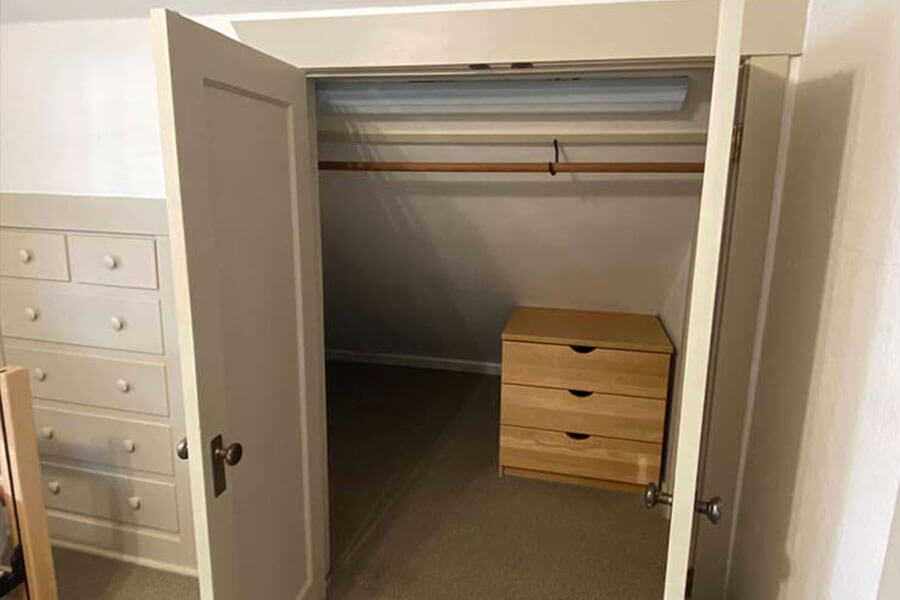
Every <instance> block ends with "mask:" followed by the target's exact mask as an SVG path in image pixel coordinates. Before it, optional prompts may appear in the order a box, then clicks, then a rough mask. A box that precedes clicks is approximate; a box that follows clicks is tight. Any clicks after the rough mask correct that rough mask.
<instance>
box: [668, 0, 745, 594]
mask: <svg viewBox="0 0 900 600" xmlns="http://www.w3.org/2000/svg"><path fill="white" fill-rule="evenodd" d="M743 15H744V0H720V2H719V25H718V35H717V41H716V58H715V68H714V71H713V88H712V100H711V103H710V115H709V131H708V135H707V142H706V157H705V167H704V171H703V187H702V189H701V192H700V219H699V222H698V224H697V237H696V241H695V244H694V247H695V252H694V262H693V265H692V273H691V291H690V297H689V305H688V319H687V332H686V336H685V345H684V370H683V375H682V380H681V399H682V400H681V411H680V414H679V415H678V416H677V418H678V427H677V438H676V439H677V440H678V444H677V448H675V478H674V479H675V481H674V487H673V492H672V496H673V499H672V516H671V525H670V527H669V547H668V554H667V559H666V584H665V594H664V597H665V599H666V600H676V599H677V600H683V598H684V597H685V589H686V584H687V569H688V561H689V558H690V551H691V534H692V530H693V523H694V502H695V499H696V492H697V472H698V462H699V455H700V439H701V434H702V430H703V405H704V401H705V397H706V385H707V375H708V371H709V356H710V347H711V341H712V328H713V315H714V311H715V304H716V286H717V281H718V270H719V260H720V249H721V245H722V231H723V224H724V218H725V206H726V197H727V187H728V176H729V163H730V159H731V144H732V135H733V124H734V114H735V106H736V103H737V88H738V72H739V67H740V45H741V32H742V26H743Z"/></svg>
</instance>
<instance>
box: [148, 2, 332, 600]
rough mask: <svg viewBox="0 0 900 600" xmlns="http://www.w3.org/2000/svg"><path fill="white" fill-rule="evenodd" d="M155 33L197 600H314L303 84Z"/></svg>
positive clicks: (312, 285)
mask: <svg viewBox="0 0 900 600" xmlns="http://www.w3.org/2000/svg"><path fill="white" fill-rule="evenodd" d="M151 23H152V34H153V42H154V55H155V60H156V68H157V78H158V87H159V105H160V106H159V107H160V114H161V129H162V137H163V149H164V158H165V171H166V193H167V196H168V209H169V227H170V236H171V243H172V263H173V271H174V278H175V281H174V289H175V293H176V310H177V316H178V333H179V338H178V340H179V351H180V356H181V366H182V373H181V376H182V380H183V388H184V403H185V415H186V423H187V442H188V449H189V458H188V460H189V462H190V473H191V487H192V489H191V493H192V504H193V513H194V523H195V527H196V539H197V563H198V567H197V568H198V571H199V579H200V589H201V593H202V597H203V598H204V599H206V600H210V599H212V598H215V599H216V600H230V599H239V598H240V599H246V598H267V599H272V600H295V599H305V598H324V595H325V571H326V554H327V514H326V506H327V504H326V499H327V489H326V485H327V484H326V481H327V480H326V471H325V468H326V465H325V419H324V389H323V378H324V367H323V364H324V363H323V348H322V333H321V328H322V308H321V290H320V281H321V277H320V259H319V239H318V236H319V233H318V231H319V224H318V218H319V217H318V212H317V210H318V209H317V206H318V203H317V202H316V201H315V193H316V192H315V189H316V188H315V180H314V178H315V168H314V166H313V163H312V161H313V158H312V154H311V146H310V143H311V142H310V139H311V138H310V131H309V123H308V112H307V93H308V92H307V82H306V79H305V76H304V74H303V73H302V72H301V71H298V70H297V69H296V68H294V67H293V66H291V65H288V64H285V63H283V62H281V61H278V60H276V59H274V58H272V57H270V56H267V55H265V54H262V53H260V52H258V51H255V50H253V49H251V48H249V47H247V46H244V45H243V44H241V43H239V42H236V41H234V40H232V39H230V38H228V37H225V36H223V35H220V34H218V33H216V32H214V31H211V30H209V29H206V28H204V27H201V26H200V25H198V24H196V23H194V22H192V21H189V20H187V19H185V18H183V17H181V16H180V15H178V14H176V13H173V12H168V11H162V10H157V11H153V13H152V17H151ZM220 436H221V437H220ZM219 440H221V444H218V441H219ZM232 444H240V445H241V447H242V449H243V454H242V456H240V455H239V454H238V453H237V452H236V451H235V450H236V448H237V446H233V445H232ZM218 446H221V448H222V450H221V452H216V448H217V447H218ZM228 449H230V451H229V452H226V450H228ZM238 459H239V460H238ZM229 463H235V464H229Z"/></svg>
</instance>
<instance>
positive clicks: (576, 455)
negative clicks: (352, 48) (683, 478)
mask: <svg viewBox="0 0 900 600" xmlns="http://www.w3.org/2000/svg"><path fill="white" fill-rule="evenodd" d="M661 448H662V447H661V446H660V445H659V444H651V443H648V442H635V441H631V440H617V439H611V438H605V437H599V436H590V437H588V438H586V439H580V440H576V439H572V438H570V437H569V436H568V435H566V434H565V433H563V432H561V431H546V430H543V429H528V428H524V427H512V426H508V425H502V426H501V427H500V464H501V465H503V466H509V467H518V468H521V469H531V470H535V471H545V472H549V473H563V474H566V475H575V476H578V477H591V478H595V479H607V480H610V481H624V482H626V483H634V484H638V485H642V484H646V483H650V482H655V481H657V480H658V479H659V466H660V454H661Z"/></svg>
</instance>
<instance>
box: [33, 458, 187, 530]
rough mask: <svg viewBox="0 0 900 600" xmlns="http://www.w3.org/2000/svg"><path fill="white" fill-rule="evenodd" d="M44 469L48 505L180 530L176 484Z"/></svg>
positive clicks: (62, 469) (45, 494) (57, 508)
mask: <svg viewBox="0 0 900 600" xmlns="http://www.w3.org/2000/svg"><path fill="white" fill-rule="evenodd" d="M41 470H42V475H43V479H44V499H45V501H46V504H47V508H51V509H56V510H64V511H68V512H72V513H78V514H81V515H88V516H91V517H99V518H101V519H110V520H112V521H118V522H120V523H131V524H133V525H143V526H145V527H153V528H156V529H163V530H166V531H178V514H177V511H176V500H175V486H174V485H173V484H170V483H162V482H158V481H150V480H147V479H133V478H130V477H125V476H122V475H112V474H109V473H100V472H97V471H88V470H84V469H72V468H68V467H60V466H56V465H46V464H45V465H43V466H42V469H41Z"/></svg>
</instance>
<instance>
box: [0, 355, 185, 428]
mask: <svg viewBox="0 0 900 600" xmlns="http://www.w3.org/2000/svg"><path fill="white" fill-rule="evenodd" d="M4 354H5V355H6V360H7V362H9V364H11V365H19V366H22V367H28V369H29V370H30V371H31V392H32V395H34V397H35V398H44V399H46V400H56V401H60V402H72V403H74V404H84V405H86V406H100V407H103V408H114V409H117V410H127V411H131V412H138V413H147V414H151V415H160V416H166V415H168V414H169V401H168V392H167V390H166V369H165V367H164V366H163V365H161V364H156V363H149V362H137V361H131V360H120V359H116V358H104V357H100V356H90V355H86V354H72V353H67V352H53V351H49V350H32V349H30V348H20V347H18V346H12V345H7V346H5V347H4Z"/></svg>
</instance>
